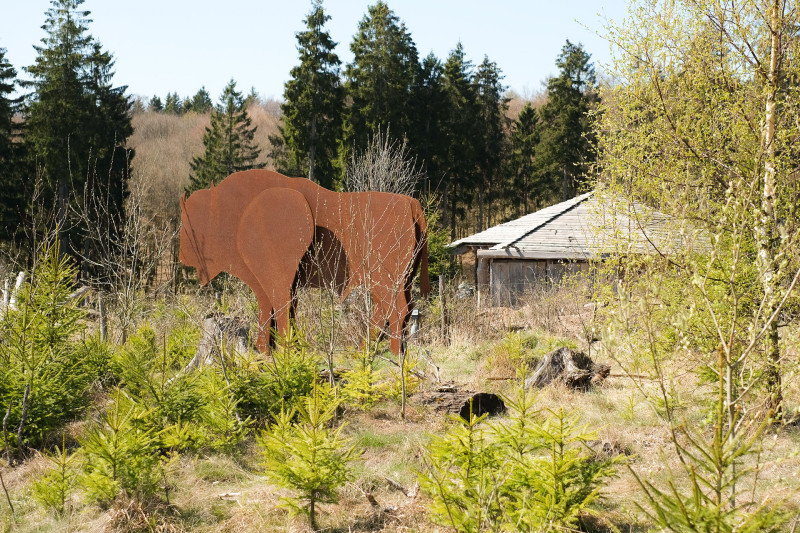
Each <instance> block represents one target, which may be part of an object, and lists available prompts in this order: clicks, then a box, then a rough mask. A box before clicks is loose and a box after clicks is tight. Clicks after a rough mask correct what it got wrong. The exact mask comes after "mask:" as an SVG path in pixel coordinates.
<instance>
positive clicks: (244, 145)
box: [167, 80, 263, 192]
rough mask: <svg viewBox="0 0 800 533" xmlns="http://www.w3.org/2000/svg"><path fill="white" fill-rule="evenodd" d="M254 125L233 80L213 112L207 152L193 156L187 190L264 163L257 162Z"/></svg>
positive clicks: (204, 135)
mask: <svg viewBox="0 0 800 533" xmlns="http://www.w3.org/2000/svg"><path fill="white" fill-rule="evenodd" d="M167 106H168V107H169V97H167ZM251 124H252V122H251V120H250V116H249V115H248V113H247V105H246V102H245V99H244V97H243V96H242V93H240V92H239V91H237V90H236V82H235V81H233V80H231V81H230V82H228V85H226V86H225V89H224V90H223V91H222V96H221V97H220V102H219V105H217V107H216V108H214V110H212V111H211V125H210V126H209V127H207V128H206V131H205V133H204V134H203V146H204V147H205V152H204V153H203V155H202V156H199V157H194V158H192V163H191V168H192V176H190V182H189V186H188V187H187V192H192V191H196V190H198V189H204V188H207V187H209V186H211V182H216V183H219V182H220V181H222V180H223V179H224V178H225V177H227V176H228V175H230V174H233V173H234V172H239V171H241V170H247V169H251V168H261V167H262V166H263V165H262V164H259V163H257V162H256V160H257V159H258V155H259V153H261V150H260V149H259V148H258V146H257V145H256V144H255V143H254V141H253V138H254V136H255V132H256V127H255V126H252V125H251Z"/></svg>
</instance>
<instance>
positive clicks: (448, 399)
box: [416, 385, 506, 420]
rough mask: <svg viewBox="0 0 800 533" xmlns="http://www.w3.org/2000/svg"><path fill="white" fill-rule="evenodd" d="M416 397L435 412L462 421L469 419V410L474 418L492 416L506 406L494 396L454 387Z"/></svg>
mask: <svg viewBox="0 0 800 533" xmlns="http://www.w3.org/2000/svg"><path fill="white" fill-rule="evenodd" d="M416 396H417V399H418V400H419V401H420V402H422V403H423V404H426V405H430V406H432V407H433V409H434V410H435V411H439V412H446V413H448V414H451V415H458V416H460V417H461V418H463V419H464V420H467V419H469V413H470V409H472V413H473V414H474V415H475V416H482V415H484V414H487V413H488V414H489V416H493V415H498V414H502V413H504V412H505V410H506V404H505V403H503V400H502V398H500V397H499V396H498V395H496V394H492V393H491V392H474V391H466V390H459V389H458V388H457V387H455V386H454V385H444V386H442V387H438V388H437V389H436V390H434V391H429V392H422V393H420V394H418V395H416Z"/></svg>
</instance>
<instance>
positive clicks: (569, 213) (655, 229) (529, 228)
mask: <svg viewBox="0 0 800 533" xmlns="http://www.w3.org/2000/svg"><path fill="white" fill-rule="evenodd" d="M601 200H602V201H601ZM684 241H685V240H684V239H683V233H682V232H681V231H680V227H679V225H678V224H677V223H676V221H675V220H674V219H671V218H670V217H668V216H667V215H664V214H663V213H659V212H657V211H653V210H652V209H648V208H646V207H644V206H642V205H641V204H630V203H623V202H615V201H613V200H610V199H609V198H605V197H604V198H600V197H598V196H597V194H596V193H595V192H594V191H592V192H588V193H585V194H582V195H580V196H577V197H575V198H572V199H570V200H567V201H566V202H561V203H559V204H556V205H553V206H550V207H547V208H544V209H540V210H539V211H536V212H535V213H531V214H529V215H525V216H523V217H520V218H518V219H516V220H512V221H510V222H506V223H505V224H500V225H498V226H494V227H491V228H489V229H487V230H485V231H481V232H479V233H476V234H474V235H470V236H469V237H465V238H463V239H459V240H457V241H455V242H453V243H452V244H450V246H451V247H452V248H454V249H455V250H454V251H455V253H456V254H461V253H464V252H466V251H468V250H470V249H477V250H479V252H478V253H479V255H480V256H481V257H519V258H525V259H566V260H580V259H585V260H589V259H599V258H602V257H606V256H608V255H611V254H613V253H615V252H618V251H619V252H623V253H654V252H660V253H667V252H669V250H670V249H672V247H674V246H684V245H685V242H684Z"/></svg>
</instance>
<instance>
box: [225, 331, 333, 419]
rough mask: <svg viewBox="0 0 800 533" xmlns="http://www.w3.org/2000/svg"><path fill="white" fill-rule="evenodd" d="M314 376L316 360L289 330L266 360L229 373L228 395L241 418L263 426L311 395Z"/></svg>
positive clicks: (251, 363) (299, 335)
mask: <svg viewBox="0 0 800 533" xmlns="http://www.w3.org/2000/svg"><path fill="white" fill-rule="evenodd" d="M317 375H318V373H317V360H316V357H315V356H314V355H313V354H312V353H311V352H310V351H309V349H308V346H307V345H306V343H305V342H304V341H303V339H302V335H301V334H300V333H299V332H296V331H294V330H292V331H290V333H289V335H288V336H287V337H286V338H283V339H279V340H278V345H277V346H276V347H275V349H274V350H273V351H272V357H271V358H270V359H269V360H268V359H265V358H262V357H258V358H257V359H253V360H250V361H246V362H244V363H243V364H240V365H238V366H236V367H234V368H232V369H231V371H230V376H231V392H232V394H233V398H234V400H235V401H236V404H237V408H238V410H239V412H240V413H241V414H242V415H243V416H246V417H248V418H251V419H253V420H254V421H256V422H257V423H261V424H265V423H267V422H268V421H269V420H272V419H274V418H277V417H278V416H279V414H280V413H281V412H283V411H285V410H290V409H291V408H292V407H293V406H295V405H296V404H297V402H298V401H302V398H304V397H305V396H307V395H308V394H310V393H311V391H312V389H313V384H314V381H315V380H316V379H317Z"/></svg>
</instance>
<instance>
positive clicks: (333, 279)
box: [179, 170, 430, 353]
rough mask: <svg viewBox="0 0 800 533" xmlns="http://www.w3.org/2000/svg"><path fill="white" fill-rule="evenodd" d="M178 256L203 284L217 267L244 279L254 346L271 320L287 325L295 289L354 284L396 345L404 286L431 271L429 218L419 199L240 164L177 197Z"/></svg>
mask: <svg viewBox="0 0 800 533" xmlns="http://www.w3.org/2000/svg"><path fill="white" fill-rule="evenodd" d="M181 221H182V224H181V232H180V254H179V258H180V261H181V262H182V263H183V264H185V265H187V266H192V267H195V268H196V269H197V273H198V276H199V278H200V283H201V284H202V285H205V284H207V283H208V282H209V281H211V280H212V279H213V278H214V277H215V276H217V275H218V274H219V273H220V272H228V273H229V274H231V275H233V276H236V277H237V278H239V279H240V280H242V281H243V282H244V283H246V284H247V285H248V286H249V287H250V288H251V289H252V290H253V293H254V294H255V296H256V299H257V301H258V306H259V323H260V331H259V338H258V342H257V346H258V348H259V349H261V350H268V349H269V342H270V328H271V327H273V326H274V327H275V328H276V329H277V331H278V332H279V333H281V334H285V333H286V331H287V328H288V325H289V319H290V317H291V316H292V315H293V312H294V306H295V301H296V289H297V288H298V287H300V286H307V287H332V288H334V289H335V290H337V291H338V293H339V294H340V296H341V298H342V299H344V298H346V297H347V295H348V294H349V293H350V291H351V290H352V289H353V288H355V287H357V286H364V287H366V288H367V290H369V292H370V294H371V296H372V302H373V308H372V318H371V321H372V325H373V326H377V327H383V326H384V325H386V324H387V323H388V331H389V335H390V347H391V349H392V351H394V352H395V353H399V351H400V347H401V339H402V336H403V331H404V329H405V326H406V324H407V322H408V319H409V317H410V315H411V310H412V301H411V285H412V281H413V279H414V276H415V275H416V272H417V271H418V270H420V279H421V281H420V285H421V292H422V294H423V296H426V295H427V294H428V292H429V290H430V282H429V279H428V253H427V227H426V224H425V217H424V215H423V212H422V207H421V205H420V203H419V202H418V201H417V200H415V199H413V198H411V197H408V196H405V195H400V194H391V193H379V192H355V193H339V192H333V191H329V190H327V189H324V188H322V187H320V186H319V185H317V184H315V183H313V182H312V181H310V180H308V179H305V178H289V177H286V176H283V175H282V174H278V173H276V172H272V171H268V170H247V171H244V172H237V173H235V174H231V175H230V176H228V177H227V178H225V179H224V180H223V181H222V182H221V183H220V184H219V185H217V186H214V185H212V186H211V188H210V189H203V190H200V191H196V192H195V193H193V194H192V195H191V196H189V198H186V195H184V196H183V198H181Z"/></svg>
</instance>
